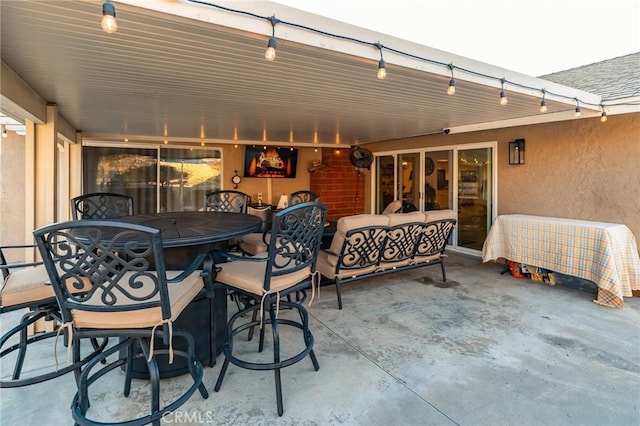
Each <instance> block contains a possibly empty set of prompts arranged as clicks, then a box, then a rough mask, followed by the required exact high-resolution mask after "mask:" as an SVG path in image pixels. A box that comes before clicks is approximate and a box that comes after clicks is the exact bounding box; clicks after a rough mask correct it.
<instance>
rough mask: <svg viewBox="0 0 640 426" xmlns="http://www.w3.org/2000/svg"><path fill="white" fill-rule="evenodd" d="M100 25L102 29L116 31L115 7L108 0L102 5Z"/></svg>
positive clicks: (109, 31) (109, 32)
mask: <svg viewBox="0 0 640 426" xmlns="http://www.w3.org/2000/svg"><path fill="white" fill-rule="evenodd" d="M100 26H101V27H102V29H103V31H104V32H106V33H108V34H112V33H115V32H116V31H118V22H117V21H116V8H115V7H114V6H113V5H112V4H111V3H109V2H108V1H106V2H104V4H103V5H102V21H101V22H100Z"/></svg>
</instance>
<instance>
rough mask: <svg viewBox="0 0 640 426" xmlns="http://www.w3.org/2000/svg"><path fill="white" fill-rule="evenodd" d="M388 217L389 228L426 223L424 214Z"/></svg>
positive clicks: (393, 214)
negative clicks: (413, 223)
mask: <svg viewBox="0 0 640 426" xmlns="http://www.w3.org/2000/svg"><path fill="white" fill-rule="evenodd" d="M386 216H387V217H388V218H389V226H396V225H402V224H404V223H412V222H424V213H422V212H410V213H392V214H388V215H386Z"/></svg>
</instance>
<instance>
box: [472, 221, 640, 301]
mask: <svg viewBox="0 0 640 426" xmlns="http://www.w3.org/2000/svg"><path fill="white" fill-rule="evenodd" d="M498 258H504V259H508V260H512V261H514V262H520V263H524V264H526V265H531V266H538V267H541V268H545V269H549V270H552V271H556V272H559V273H561V274H565V275H573V276H576V277H580V278H584V279H587V280H590V281H593V282H594V283H596V284H597V285H598V298H597V300H594V302H595V303H598V304H600V305H604V306H614V307H622V306H623V304H624V301H623V297H631V296H632V293H631V292H632V290H640V257H639V256H638V246H637V244H636V239H635V237H634V235H633V233H632V232H631V230H630V229H629V228H627V227H626V226H625V225H621V224H617V223H606V222H590V221H584V220H573V219H562V218H554V217H545V216H529V215H521V214H514V215H502V216H498V218H497V219H496V221H495V223H494V224H493V226H492V227H491V230H490V231H489V235H488V236H487V239H486V240H485V242H484V246H483V247H482V261H483V262H488V261H490V260H496V259H498Z"/></svg>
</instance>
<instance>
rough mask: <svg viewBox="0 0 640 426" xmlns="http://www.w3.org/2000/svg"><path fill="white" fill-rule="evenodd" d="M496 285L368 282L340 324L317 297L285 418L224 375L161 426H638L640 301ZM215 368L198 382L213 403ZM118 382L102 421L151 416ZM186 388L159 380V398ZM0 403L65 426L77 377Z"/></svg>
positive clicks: (453, 277) (21, 419)
mask: <svg viewBox="0 0 640 426" xmlns="http://www.w3.org/2000/svg"><path fill="white" fill-rule="evenodd" d="M500 271H501V269H500V267H499V265H497V264H481V262H480V261H479V260H478V259H475V258H472V257H467V256H463V255H458V254H451V255H450V256H449V258H448V259H447V272H448V274H447V275H448V279H449V280H448V282H447V283H443V282H439V281H438V279H439V274H438V272H437V270H431V271H423V270H414V271H408V272H403V273H401V274H391V275H388V276H386V277H380V278H377V279H369V280H364V281H361V282H359V283H353V284H349V285H348V286H345V288H344V290H343V299H344V303H345V308H344V309H343V310H342V311H339V310H338V309H337V302H336V298H335V292H334V291H333V288H332V287H323V288H322V291H321V296H320V300H319V301H317V302H316V303H314V305H313V306H312V307H311V308H309V313H310V316H311V327H312V331H313V333H314V336H315V339H316V344H315V348H316V354H317V357H318V362H319V363H320V370H319V371H317V372H315V371H313V368H312V366H311V363H310V362H308V361H307V360H305V362H300V363H298V364H296V365H295V366H292V367H289V368H288V369H286V370H285V371H284V372H283V386H284V388H283V392H284V401H285V412H284V416H283V417H281V418H278V416H277V413H276V410H275V404H274V401H273V380H272V374H271V373H270V372H263V373H257V372H251V371H248V370H243V369H240V368H234V367H233V366H231V367H230V368H229V373H228V377H227V379H226V381H225V383H224V384H223V386H222V388H221V389H220V392H218V393H214V392H211V394H210V397H209V399H207V400H203V399H202V398H200V397H199V396H198V395H194V396H193V397H192V398H191V399H190V400H189V401H188V402H187V403H186V404H185V405H184V406H183V407H182V408H181V409H180V410H179V411H178V412H176V413H175V414H173V415H170V416H167V417H166V418H165V424H218V425H223V424H224V425H271V424H283V425H302V424H304V425H328V424H335V425H339V424H344V425H380V426H386V425H389V424H401V425H425V424H428V425H515V424H518V425H536V426H539V425H554V426H559V425H576V424H579V425H585V426H586V425H594V426H595V425H614V424H615V425H636V424H637V423H638V418H639V416H640V414H639V413H638V408H637V407H638V382H639V379H640V357H639V355H638V354H640V334H639V333H640V331H639V330H638V323H639V322H640V303H638V302H640V299H638V298H632V299H629V300H628V301H627V303H626V305H625V308H624V309H607V308H602V307H599V306H597V305H595V304H594V303H592V300H593V299H594V297H595V291H594V290H593V289H592V288H589V287H582V289H579V288H575V286H574V285H573V284H575V283H574V282H572V280H571V279H569V278H568V277H560V278H559V283H558V284H556V285H555V286H549V285H543V284H540V283H535V282H533V281H531V280H528V279H517V278H513V277H511V276H510V275H508V274H505V275H500ZM583 284H584V283H583ZM571 287H574V288H571ZM229 309H234V307H233V306H232V305H229ZM283 314H284V315H286V313H285V312H283ZM3 319H4V318H3ZM2 326H3V328H4V327H6V321H3V323H2ZM296 337H297V336H296ZM256 344H257V342H255V341H254V342H253V344H252V345H251V348H253V349H252V350H255V345H256ZM59 346H62V345H59ZM59 350H60V356H59V358H60V359H61V360H64V359H65V354H64V348H59ZM52 351H53V348H52V343H51V342H49V343H44V344H42V346H41V347H40V348H39V349H38V351H37V355H36V358H35V360H31V361H28V368H29V369H39V368H48V367H50V366H51V365H52V363H53V359H52V358H53V357H52V353H53V352H52ZM220 361H221V357H219V358H218V364H217V365H216V366H215V367H213V368H209V367H207V368H205V375H204V383H205V385H206V386H207V387H208V388H209V389H213V385H214V383H215V380H216V378H217V374H218V370H219V368H220V365H221V362H220ZM3 364H4V362H3ZM4 370H5V369H4V368H3V371H2V374H3V376H4V375H6V374H7V372H6V371H4ZM123 374H124V373H122V372H120V376H123ZM121 379H122V377H119V375H118V374H115V375H114V376H113V378H111V379H108V380H105V382H104V383H101V384H100V385H99V388H100V391H99V392H100V394H99V398H96V399H99V401H97V403H94V405H92V407H91V411H92V413H96V417H97V418H101V419H103V420H104V421H107V420H108V421H114V420H117V419H118V418H123V419H124V418H130V417H132V416H133V415H135V413H137V412H138V411H139V410H140V409H143V407H145V405H144V404H146V402H144V401H146V398H145V395H147V393H148V388H147V387H146V382H145V381H142V380H136V381H134V384H133V392H132V395H131V397H129V398H123V397H122V389H121V388H122V380H121ZM185 381H188V377H187V376H181V377H178V378H174V379H166V380H163V381H162V386H163V389H165V392H166V393H167V398H170V397H171V396H172V395H171V394H172V389H173V386H172V385H174V384H176V385H177V384H182V383H184V382H185ZM178 389H179V386H176V392H178ZM0 392H1V393H0V397H1V399H2V410H1V411H0V420H1V421H2V423H3V424H4V423H6V424H49V425H62V424H70V421H71V417H70V410H69V404H70V401H71V398H72V397H73V394H74V392H75V384H74V381H73V375H66V376H63V377H61V378H58V379H55V380H52V381H48V382H44V383H41V384H37V385H33V386H30V387H25V388H18V389H3V390H2V391H0Z"/></svg>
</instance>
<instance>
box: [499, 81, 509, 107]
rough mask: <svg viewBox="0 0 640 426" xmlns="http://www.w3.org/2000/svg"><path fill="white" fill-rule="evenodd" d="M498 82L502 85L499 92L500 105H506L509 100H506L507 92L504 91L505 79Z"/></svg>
mask: <svg viewBox="0 0 640 426" xmlns="http://www.w3.org/2000/svg"><path fill="white" fill-rule="evenodd" d="M500 82H501V83H502V90H500V105H506V104H508V103H509V100H508V99H507V92H505V91H504V82H505V79H504V78H503V79H501V80H500Z"/></svg>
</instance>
